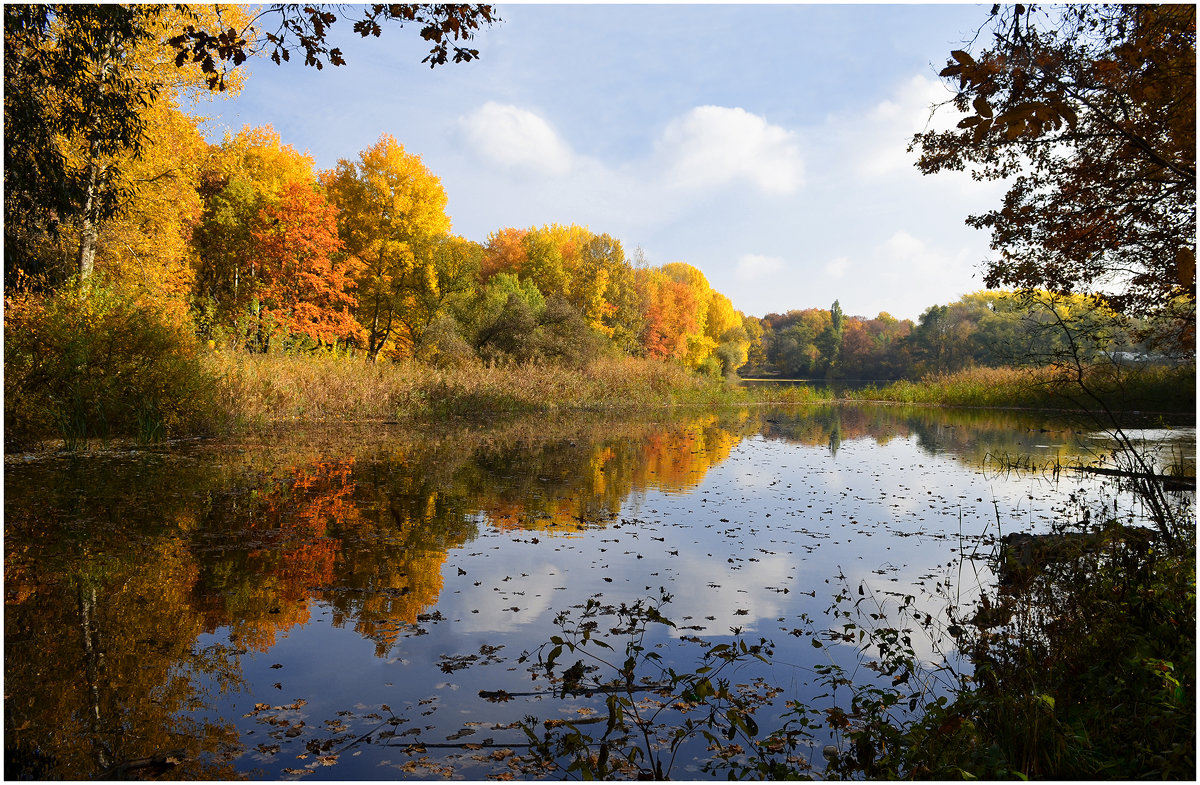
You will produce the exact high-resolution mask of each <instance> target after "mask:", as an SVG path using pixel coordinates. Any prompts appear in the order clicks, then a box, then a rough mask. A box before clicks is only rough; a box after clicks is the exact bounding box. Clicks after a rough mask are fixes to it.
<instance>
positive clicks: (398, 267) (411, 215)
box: [321, 134, 450, 359]
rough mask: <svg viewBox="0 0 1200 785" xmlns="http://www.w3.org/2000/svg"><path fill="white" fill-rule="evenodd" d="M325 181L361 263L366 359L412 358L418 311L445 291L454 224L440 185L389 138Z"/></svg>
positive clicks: (341, 229)
mask: <svg viewBox="0 0 1200 785" xmlns="http://www.w3.org/2000/svg"><path fill="white" fill-rule="evenodd" d="M321 180H322V182H323V183H324V185H325V187H326V189H327V192H328V195H329V200H330V201H331V202H332V203H333V204H334V205H335V206H336V207H337V208H338V233H339V235H340V236H341V239H342V243H343V245H344V249H345V251H344V252H345V253H346V254H349V255H351V256H354V257H356V258H357V259H358V261H359V263H360V264H361V268H360V269H361V272H360V273H359V278H358V302H359V304H358V313H357V316H358V321H359V323H360V324H362V326H363V328H364V330H365V331H366V340H367V352H368V355H369V356H370V357H371V358H372V359H376V358H377V357H378V356H379V354H380V352H383V351H385V350H388V351H390V352H394V353H396V354H399V355H407V354H409V353H411V351H412V346H413V344H414V342H415V341H416V340H417V339H419V337H420V336H419V335H416V334H414V332H415V331H414V330H413V328H412V325H411V324H410V322H413V320H412V319H411V318H410V317H411V315H412V311H413V309H414V308H416V307H418V304H419V303H423V302H429V301H430V299H431V297H432V298H433V299H436V295H437V293H438V292H439V291H440V289H441V286H442V281H441V276H440V275H439V272H438V265H437V260H438V252H440V251H442V250H444V248H443V247H442V243H441V242H440V240H441V238H444V237H445V236H446V235H447V234H449V232H450V218H449V216H447V215H446V192H445V190H444V189H443V188H442V183H441V181H440V180H439V179H438V178H437V177H436V176H435V175H434V174H433V173H432V172H431V171H429V169H427V168H426V167H425V165H424V164H423V163H422V162H421V158H420V156H417V155H413V154H410V153H407V152H405V150H404V147H403V145H401V144H400V143H399V142H397V141H396V140H395V138H393V137H392V136H390V135H388V134H383V135H382V136H380V137H379V141H378V142H376V143H375V144H374V145H372V146H371V147H368V148H367V149H366V150H363V151H362V153H360V154H359V158H358V161H356V162H355V161H349V160H346V159H343V160H341V161H339V162H338V164H337V167H336V168H335V169H333V170H332V171H327V172H324V173H322V176H321ZM430 318H432V317H430ZM425 323H426V324H427V323H428V322H425Z"/></svg>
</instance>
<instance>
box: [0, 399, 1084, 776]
mask: <svg viewBox="0 0 1200 785" xmlns="http://www.w3.org/2000/svg"><path fill="white" fill-rule="evenodd" d="M1045 427H1046V426H1045V425H1044V424H1043V423H1042V422H1041V421H1039V420H1037V419H1036V418H1034V417H1031V416H1028V415H1023V414H1020V413H1015V412H1004V413H997V412H979V411H966V410H964V411H955V412H947V411H944V410H935V409H927V408H915V407H914V408H905V407H874V408H871V407H837V406H816V407H808V408H804V409H799V410H793V411H782V410H769V409H750V410H741V411H730V412H726V413H723V414H720V415H718V414H712V413H706V414H703V415H701V416H696V417H684V418H674V419H668V420H666V421H665V422H662V423H657V424H655V423H646V422H645V421H637V422H621V421H615V422H614V421H597V422H595V423H591V424H583V425H581V424H580V423H579V422H577V421H569V422H563V423H559V424H556V423H554V422H547V421H544V420H543V421H537V422H532V423H530V422H512V423H506V424H501V425H498V426H494V427H491V428H489V429H485V430H482V431H481V430H479V429H478V428H474V429H472V428H470V427H461V428H441V429H431V430H429V431H426V432H422V433H407V432H399V431H395V430H393V431H387V430H381V429H367V430H360V431H345V430H343V431H338V432H335V433H334V434H329V433H325V434H317V435H305V434H294V435H289V436H288V438H279V437H276V436H267V437H264V438H262V439H261V440H259V441H253V440H246V441H245V442H244V443H242V444H240V445H234V446H233V447H232V448H231V447H230V446H227V445H221V444H214V445H199V446H196V447H194V448H190V449H183V450H177V451H175V452H174V453H172V452H167V453H164V454H161V455H156V454H141V455H139V456H136V457H132V458H131V457H124V458H121V457H110V458H96V457H93V458H84V459H81V460H76V461H71V460H66V459H63V460H53V461H42V462H38V463H35V464H30V465H21V464H10V465H9V466H8V467H7V468H6V479H5V486H6V494H5V535H6V536H5V608H6V615H5V676H6V679H7V681H6V700H5V730H6V734H5V739H6V742H5V743H6V752H7V754H8V755H9V759H10V764H11V767H12V768H11V771H10V772H9V773H10V774H11V775H12V776H19V775H21V774H33V775H39V776H42V777H66V778H81V777H87V776H91V775H94V774H96V773H98V772H100V771H103V770H104V769H105V768H107V767H109V766H112V765H114V764H116V763H119V762H121V761H123V760H129V759H132V758H139V757H145V756H149V755H152V754H155V753H161V752H164V751H168V750H175V749H180V750H184V751H185V753H186V755H185V761H186V762H185V763H183V764H182V766H183V767H184V768H182V769H179V770H177V771H176V772H175V774H176V775H177V776H180V777H189V778H191V777H195V778H209V779H214V778H215V779H224V778H228V777H230V776H232V775H233V773H234V772H233V770H232V768H231V767H230V764H229V763H228V762H227V761H229V760H231V759H232V758H233V757H235V756H236V755H237V754H239V752H240V751H241V748H240V746H239V740H238V737H237V732H236V730H235V729H234V728H233V727H232V725H231V724H230V723H228V722H223V721H220V720H214V719H201V718H203V717H206V716H209V715H214V714H215V712H214V711H212V709H213V707H215V706H216V703H217V699H218V697H219V695H220V694H221V693H222V692H225V691H229V690H237V689H239V688H240V687H241V686H242V682H241V678H242V677H241V671H240V657H241V655H242V654H243V653H245V652H246V651H249V650H258V651H265V650H267V649H269V648H270V647H271V646H272V645H274V643H275V642H276V641H277V640H278V637H279V635H280V634H281V633H283V632H286V631H287V630H288V629H290V628H293V627H296V626H297V625H303V624H305V623H307V622H308V621H309V620H310V617H311V615H312V613H313V612H314V608H315V605H316V604H320V605H322V606H324V607H325V608H327V609H328V610H329V612H330V613H331V614H332V620H333V623H334V624H335V625H338V626H346V627H351V628H352V629H354V630H355V631H356V632H357V633H358V634H359V635H361V636H363V637H364V638H366V639H368V640H371V641H373V642H374V645H375V651H376V654H377V655H378V656H385V655H387V654H388V653H389V652H390V651H391V650H392V648H393V647H394V645H395V643H396V640H397V639H398V638H399V637H400V636H401V635H404V634H408V633H410V632H412V631H413V628H412V625H414V624H415V623H417V622H418V621H419V620H420V616H421V614H422V613H425V612H427V611H429V610H431V609H432V607H433V606H434V605H435V604H436V602H437V599H438V596H439V594H440V593H441V591H442V576H443V570H444V569H445V567H446V558H447V552H448V551H449V550H451V549H453V548H456V547H459V546H462V545H464V544H465V543H468V542H469V541H470V540H472V539H474V538H475V537H477V536H478V535H479V532H480V527H482V526H488V527H492V528H495V529H501V530H513V531H536V532H538V533H539V535H540V536H552V535H556V534H557V535H569V534H571V533H573V532H577V531H580V530H581V529H583V528H586V527H595V526H604V525H606V523H607V522H609V521H611V520H613V519H615V518H616V517H617V516H619V514H620V511H621V505H622V503H623V501H624V500H625V499H626V498H627V497H628V496H629V495H630V494H631V493H635V492H639V491H645V490H649V489H658V490H661V491H664V492H668V493H672V492H681V491H685V490H687V489H690V488H693V487H695V486H696V485H697V484H698V483H700V482H701V481H702V480H703V478H704V476H705V474H706V472H707V471H708V470H709V469H710V468H712V467H713V466H714V465H716V464H718V463H720V462H722V461H724V460H725V459H726V458H728V457H729V455H730V453H731V451H732V450H733V449H734V448H735V447H736V446H737V444H738V443H739V441H740V440H741V439H743V438H747V437H750V436H753V435H756V434H759V433H762V434H763V435H765V436H766V437H767V438H772V439H782V440H785V441H789V442H793V443H799V444H805V445H812V446H817V447H822V448H826V449H830V450H833V451H836V449H837V447H838V445H839V444H845V443H847V442H850V441H853V440H856V439H862V438H871V439H873V440H875V441H876V442H878V443H880V444H886V443H887V442H888V441H889V440H891V439H893V438H897V437H900V438H912V437H915V438H916V440H917V442H918V444H920V445H921V447H922V449H925V450H926V451H927V452H930V453H938V454H941V453H946V454H950V455H954V456H957V457H958V458H960V459H962V460H964V461H968V462H979V461H981V460H982V458H983V456H984V455H987V454H989V453H990V454H996V453H999V452H1003V451H1006V450H1007V451H1011V452H1014V453H1017V452H1021V451H1022V450H1024V449H1025V448H1027V447H1028V446H1029V444H1030V442H1031V441H1044V440H1046V439H1050V440H1052V441H1055V442H1056V443H1062V442H1066V443H1070V441H1071V440H1070V438H1069V437H1070V436H1072V434H1070V433H1067V432H1065V431H1062V432H1049V433H1047V432H1045V431H1043V430H1042V429H1043V428H1045ZM1056 449H1069V448H1056ZM204 633H210V634H212V635H210V637H208V638H203V639H202V638H201V635H202V634H204ZM199 640H206V641H209V642H208V643H206V644H205V645H204V647H203V648H201V646H200V645H199V644H198V641H199Z"/></svg>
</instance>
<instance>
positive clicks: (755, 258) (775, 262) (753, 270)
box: [734, 253, 784, 281]
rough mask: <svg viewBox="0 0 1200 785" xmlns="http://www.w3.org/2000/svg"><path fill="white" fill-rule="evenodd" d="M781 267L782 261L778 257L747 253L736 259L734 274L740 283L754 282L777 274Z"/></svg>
mask: <svg viewBox="0 0 1200 785" xmlns="http://www.w3.org/2000/svg"><path fill="white" fill-rule="evenodd" d="M783 267H784V265H783V259H780V258H779V257H778V256H763V255H761V254H755V253H748V254H743V255H742V256H740V257H738V261H737V269H736V270H735V271H734V274H735V275H736V276H737V277H738V280H741V281H756V280H758V279H759V278H765V277H767V276H769V275H773V274H775V273H777V272H779V271H780V270H782V269H783Z"/></svg>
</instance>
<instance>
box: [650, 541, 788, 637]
mask: <svg viewBox="0 0 1200 785" xmlns="http://www.w3.org/2000/svg"><path fill="white" fill-rule="evenodd" d="M714 558H715V557H714ZM792 570H793V561H792V560H791V559H789V558H787V557H785V556H766V557H763V558H762V559H760V560H759V561H757V562H755V563H754V564H753V565H751V566H750V567H748V568H743V569H740V570H729V569H714V562H713V560H706V559H702V558H696V557H694V556H693V557H690V558H684V559H682V562H681V564H680V565H679V572H680V574H681V575H682V576H686V577H681V578H680V579H679V580H678V581H676V583H675V585H674V586H673V587H671V590H672V593H673V597H672V600H671V604H670V605H669V606H668V607H667V609H666V610H665V611H664V612H665V614H666V616H667V617H668V618H669V619H671V621H673V622H675V624H676V628H675V629H674V630H673V631H672V635H673V636H675V637H679V636H681V635H700V636H701V637H704V636H711V635H728V634H729V628H730V627H741V628H742V633H743V634H745V633H750V632H756V631H758V632H761V631H763V629H762V626H760V622H763V621H773V620H774V619H776V618H778V617H779V616H782V615H784V613H785V612H786V608H787V604H786V603H784V602H783V601H782V600H781V597H782V596H783V593H782V592H779V591H774V590H773V589H783V588H788V589H789V591H795V587H794V585H793V584H794V581H792V580H791V573H792ZM713 584H716V586H715V587H714V586H713ZM739 610H741V611H747V613H744V614H740V615H739V614H738V611H739ZM686 616H691V617H692V618H691V619H690V620H686V621H685V620H684V617H686ZM709 616H712V617H714V618H713V619H711V620H710V619H709V618H708V617H709ZM693 625H695V626H701V627H703V628H704V629H703V630H692V629H684V628H685V627H691V626H693Z"/></svg>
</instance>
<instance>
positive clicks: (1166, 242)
mask: <svg viewBox="0 0 1200 785" xmlns="http://www.w3.org/2000/svg"><path fill="white" fill-rule="evenodd" d="M984 30H986V31H988V34H989V35H990V38H987V39H985V40H984V41H982V42H980V44H979V46H978V47H976V50H975V51H973V52H972V51H967V50H966V49H963V50H955V51H954V52H951V55H950V59H949V60H948V62H947V65H946V67H945V68H944V69H943V70H942V72H941V76H942V77H943V78H945V79H946V80H947V81H949V82H951V83H952V84H953V86H954V87H955V88H956V90H957V94H956V96H955V97H954V98H953V99H952V101H951V103H952V104H953V106H954V108H956V109H957V110H959V111H960V112H963V113H965V114H966V116H965V117H963V118H962V120H961V121H960V122H959V123H958V127H957V129H955V130H951V131H936V130H929V131H926V132H923V133H920V134H917V135H916V136H915V137H914V139H913V142H912V145H911V146H910V150H911V149H916V150H919V151H920V159H919V160H918V162H917V166H918V168H919V169H920V170H921V171H922V172H923V173H925V174H932V173H935V172H941V171H949V170H964V169H966V170H968V171H970V172H971V174H972V176H973V177H975V178H976V179H978V180H1004V181H1007V183H1008V192H1007V194H1006V195H1005V197H1004V200H1003V203H1002V204H1001V205H1000V206H999V207H998V208H997V209H994V210H990V211H988V212H986V213H983V214H981V215H973V216H970V217H969V218H968V219H967V223H968V224H969V225H971V226H974V227H977V228H983V229H988V230H990V231H991V235H992V239H991V245H992V248H993V249H994V250H995V251H997V252H998V253H997V255H996V256H994V257H993V258H991V259H990V260H989V261H988V262H987V266H986V282H987V284H988V286H991V287H997V286H1008V287H1017V288H1038V287H1040V288H1045V289H1048V290H1052V291H1056V292H1062V293H1066V292H1076V293H1085V292H1095V293H1099V294H1102V295H1104V296H1105V297H1106V299H1107V301H1108V302H1109V303H1110V304H1111V305H1112V306H1113V307H1115V308H1116V309H1117V310H1119V311H1121V312H1123V313H1127V314H1132V315H1149V314H1153V313H1157V314H1160V315H1161V314H1163V313H1164V312H1168V311H1170V312H1172V313H1173V314H1174V316H1175V317H1176V318H1177V319H1180V320H1181V321H1183V322H1184V323H1185V324H1186V325H1190V330H1194V326H1195V298H1196V271H1195V251H1196V8H1195V6H1194V5H1191V4H1186V5H1119V6H1118V5H1103V6H1095V5H1074V6H1053V7H1047V8H1039V7H1036V6H1023V5H1016V6H1011V7H1007V8H1002V7H1001V6H999V5H997V6H995V7H993V9H992V13H991V17H990V21H989V23H988V24H987V25H986V26H985V28H984ZM976 40H977V41H979V38H977V39H976ZM1190 330H1189V331H1190Z"/></svg>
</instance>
